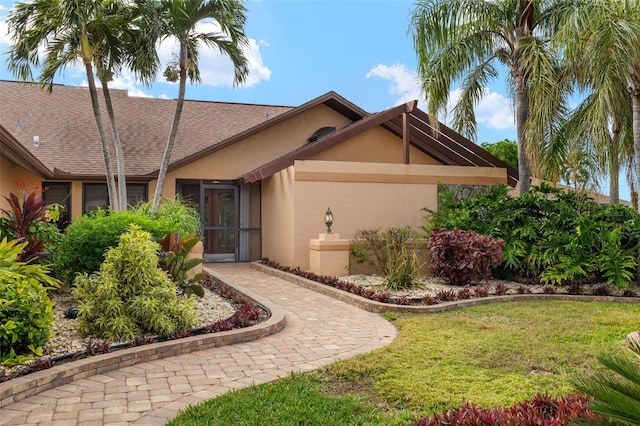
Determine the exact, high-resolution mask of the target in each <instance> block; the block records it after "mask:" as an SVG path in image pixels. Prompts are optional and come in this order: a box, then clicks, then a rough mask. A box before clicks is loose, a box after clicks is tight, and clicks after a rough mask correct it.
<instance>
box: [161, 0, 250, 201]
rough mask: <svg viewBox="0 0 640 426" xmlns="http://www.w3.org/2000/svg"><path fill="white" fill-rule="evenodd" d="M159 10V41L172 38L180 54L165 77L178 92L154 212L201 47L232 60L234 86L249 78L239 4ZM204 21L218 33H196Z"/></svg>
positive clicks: (210, 1)
mask: <svg viewBox="0 0 640 426" xmlns="http://www.w3.org/2000/svg"><path fill="white" fill-rule="evenodd" d="M159 7H160V28H159V32H160V33H159V35H160V38H161V39H166V38H169V37H174V38H175V39H176V40H177V41H178V44H179V53H178V55H177V57H176V58H175V60H174V61H173V62H172V63H171V64H169V66H168V67H167V69H166V70H165V72H164V75H165V77H167V79H168V80H169V81H179V89H178V100H177V103H176V110H175V114H174V117H173V122H172V123H171V131H170V133H169V138H168V140H167V145H166V147H165V150H164V154H163V156H162V164H161V165H160V171H159V172H158V182H157V185H156V190H155V195H154V197H153V204H152V209H153V210H156V209H157V208H158V205H159V204H160V199H161V197H162V189H163V187H164V181H165V178H166V175H167V169H168V167H169V161H170V159H171V152H172V150H173V145H174V143H175V139H176V134H177V133H178V126H179V124H180V116H181V114H182V107H183V105H184V96H185V90H186V83H187V78H188V79H189V80H190V81H191V82H200V70H199V68H198V56H199V51H198V49H199V48H200V45H201V44H204V45H205V46H208V47H216V48H217V49H218V50H220V52H221V53H223V54H225V55H227V56H228V57H229V58H230V59H231V62H232V63H233V66H234V84H236V85H237V84H241V83H242V82H243V81H244V79H245V77H246V75H247V74H248V67H247V59H246V57H245V56H244V52H243V50H242V49H243V48H244V47H245V46H247V44H248V40H247V38H246V36H245V33H244V24H245V22H246V16H245V12H246V8H245V7H244V5H243V3H242V2H241V1H240V0H163V1H161V2H160V5H159ZM207 20H214V21H215V22H216V23H217V24H218V25H219V26H220V31H219V32H216V33H200V32H198V31H197V28H196V27H197V25H198V24H199V23H201V22H203V21H207Z"/></svg>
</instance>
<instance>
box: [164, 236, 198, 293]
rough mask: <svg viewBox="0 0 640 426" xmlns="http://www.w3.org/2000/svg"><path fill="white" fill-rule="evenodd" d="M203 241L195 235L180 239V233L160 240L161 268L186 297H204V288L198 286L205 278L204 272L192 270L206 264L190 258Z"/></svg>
mask: <svg viewBox="0 0 640 426" xmlns="http://www.w3.org/2000/svg"><path fill="white" fill-rule="evenodd" d="M200 241H202V238H201V237H196V236H195V235H194V234H190V235H187V236H186V237H184V238H180V233H179V232H173V233H171V234H167V235H165V236H164V237H162V238H161V239H160V247H162V250H161V252H160V267H161V268H162V269H164V270H165V271H166V272H167V273H168V274H169V277H170V278H171V280H173V282H174V283H175V284H176V285H177V286H178V288H179V289H180V290H181V291H182V293H183V294H185V295H187V296H188V295H190V294H192V293H193V294H195V295H196V296H198V297H203V296H204V288H203V287H202V286H201V285H200V284H198V283H199V282H200V281H202V279H203V278H204V277H205V275H206V274H205V273H204V272H200V273H197V274H196V273H193V272H192V269H193V268H195V267H196V266H198V265H201V264H202V263H203V262H204V259H202V258H191V259H190V258H189V254H190V253H191V250H193V248H194V247H195V246H196V244H198V243H199V242H200Z"/></svg>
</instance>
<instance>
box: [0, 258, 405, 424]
mask: <svg viewBox="0 0 640 426" xmlns="http://www.w3.org/2000/svg"><path fill="white" fill-rule="evenodd" d="M209 266H211V265H209ZM211 267H212V269H214V270H215V272H216V273H217V274H218V275H219V276H221V277H224V280H225V281H226V282H228V283H229V284H232V285H233V286H234V287H236V288H238V289H239V290H240V291H242V290H249V291H250V292H252V294H254V295H256V296H257V299H258V301H259V302H261V303H263V304H264V305H265V306H267V307H270V308H272V307H279V308H280V309H282V310H284V312H285V319H286V327H285V328H284V330H283V331H281V332H279V333H276V334H274V335H272V336H268V337H265V338H262V339H259V340H256V341H253V342H249V343H239V344H234V345H229V346H223V347H219V348H214V349H208V350H203V351H197V352H192V353H189V354H184V355H179V356H175V357H171V358H165V359H162V360H156V361H151V362H145V363H142V364H137V365H134V366H131V367H126V368H123V369H120V370H115V371H111V372H108V373H105V374H100V375H96V376H91V377H88V378H85V379H81V380H76V381H74V382H71V383H69V384H66V385H63V386H60V387H58V388H55V389H51V390H48V391H44V392H42V393H40V394H38V395H34V396H31V397H28V398H26V399H23V400H21V401H19V402H16V403H13V404H10V405H7V406H6V407H4V408H2V409H0V424H2V425H4V424H7V425H9V424H10V425H21V424H37V425H76V424H77V425H100V424H105V425H125V424H136V425H145V424H146V425H159V424H164V423H166V422H167V420H170V419H172V418H174V417H175V416H176V415H177V413H178V410H180V409H182V408H184V407H187V406H188V405H191V404H196V403H199V402H202V401H205V400H208V399H211V398H213V397H215V396H218V395H221V394H223V393H225V392H227V391H229V390H231V389H238V388H244V387H247V386H250V385H252V384H260V383H266V382H269V381H272V380H275V379H277V378H278V377H284V376H286V375H287V374H289V373H290V372H292V371H310V370H313V369H316V368H318V367H321V366H323V365H327V364H330V363H332V362H334V361H336V360H339V359H345V358H349V357H352V356H354V355H356V354H360V353H366V352H370V351H371V350H373V349H376V348H379V347H381V346H384V345H387V344H388V343H390V342H391V341H392V340H393V339H394V338H395V336H396V331H395V328H394V327H393V326H392V325H391V324H390V323H388V322H387V321H385V320H384V319H382V318H381V317H380V316H378V315H377V314H372V313H369V312H366V311H363V310H360V309H358V308H355V307H353V306H351V305H348V304H346V303H344V302H340V301H337V300H335V299H332V298H331V297H328V296H324V295H321V294H319V293H316V292H314V291H311V290H306V289H304V288H301V287H299V286H297V285H295V284H292V283H290V282H287V281H284V280H282V279H280V278H276V277H273V276H270V275H268V274H264V273H262V272H259V271H256V270H255V269H252V268H251V267H250V265H247V264H219V265H215V266H211Z"/></svg>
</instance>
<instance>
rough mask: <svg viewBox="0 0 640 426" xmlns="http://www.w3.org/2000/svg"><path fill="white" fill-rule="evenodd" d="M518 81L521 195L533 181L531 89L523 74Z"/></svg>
mask: <svg viewBox="0 0 640 426" xmlns="http://www.w3.org/2000/svg"><path fill="white" fill-rule="evenodd" d="M515 80H516V81H515V83H516V95H515V96H516V99H515V101H516V131H517V135H518V179H519V181H520V195H522V194H524V193H525V192H527V191H529V186H530V182H531V166H530V164H529V157H528V156H527V149H526V134H525V130H524V128H525V123H526V122H527V118H529V89H528V87H527V83H526V81H525V78H524V77H523V76H517V77H516V78H515Z"/></svg>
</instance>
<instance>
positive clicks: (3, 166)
mask: <svg viewBox="0 0 640 426" xmlns="http://www.w3.org/2000/svg"><path fill="white" fill-rule="evenodd" d="M23 177H24V178H26V179H27V182H28V183H29V184H36V183H38V182H41V181H42V178H41V177H40V176H37V175H35V174H33V173H32V172H30V171H28V170H27V169H25V168H23V167H20V166H18V165H17V164H15V163H14V162H12V161H9V160H8V159H7V158H5V157H3V156H0V209H7V208H8V207H9V204H8V203H7V200H5V198H4V197H8V196H9V194H10V193H11V192H13V193H17V191H18V190H19V189H20V188H19V187H18V185H17V184H16V182H15V180H16V179H21V178H23ZM27 189H29V188H27Z"/></svg>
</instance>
